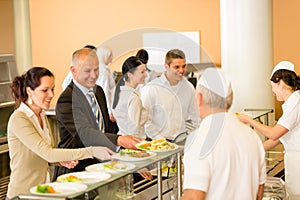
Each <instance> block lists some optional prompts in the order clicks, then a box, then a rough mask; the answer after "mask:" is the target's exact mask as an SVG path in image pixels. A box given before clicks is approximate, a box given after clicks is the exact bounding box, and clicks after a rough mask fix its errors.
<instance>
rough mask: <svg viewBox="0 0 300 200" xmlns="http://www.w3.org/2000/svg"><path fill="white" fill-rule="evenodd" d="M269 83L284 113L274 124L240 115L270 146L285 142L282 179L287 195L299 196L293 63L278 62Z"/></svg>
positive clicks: (299, 123) (299, 135) (298, 97)
mask: <svg viewBox="0 0 300 200" xmlns="http://www.w3.org/2000/svg"><path fill="white" fill-rule="evenodd" d="M270 80H271V86H272V91H273V92H274V95H275V96H276V98H277V100H278V101H283V102H284V103H283V105H282V110H283V114H282V116H281V117H280V118H279V120H278V122H277V124H276V125H275V126H273V127H272V126H266V125H263V124H261V123H258V122H257V121H254V120H253V119H251V118H250V117H249V116H247V115H241V116H240V117H239V119H240V120H241V121H242V122H244V123H247V124H250V125H251V126H253V127H254V128H255V129H256V130H257V131H258V132H260V133H261V134H263V135H264V136H266V137H267V138H269V139H268V140H267V141H266V142H264V147H265V150H270V149H271V148H273V147H275V146H276V145H277V144H279V143H280V142H281V143H282V144H283V146H284V151H285V154H284V167H285V182H286V186H287V190H288V193H289V195H290V199H300V168H299V165H300V93H299V88H300V77H299V76H298V75H297V74H296V73H295V70H294V64H293V63H291V62H289V61H281V62H279V63H278V64H277V65H276V66H275V68H274V69H273V72H272V74H271V79H270Z"/></svg>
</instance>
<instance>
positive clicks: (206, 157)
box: [183, 113, 266, 200]
mask: <svg viewBox="0 0 300 200" xmlns="http://www.w3.org/2000/svg"><path fill="white" fill-rule="evenodd" d="M183 163H184V183H183V188H184V189H194V190H201V191H204V192H206V199H207V200H215V199H230V200H240V199H243V200H254V199H256V196H257V191H258V188H259V185H261V184H264V183H265V180H266V166H265V151H264V148H263V144H262V141H261V140H260V139H259V137H258V135H257V134H256V132H255V131H254V130H253V129H251V128H250V127H249V126H247V125H245V124H243V123H242V122H240V121H239V119H237V117H236V116H235V114H233V113H215V114H212V115H209V116H207V117H205V118H204V119H203V120H202V122H201V124H200V127H199V128H198V129H197V130H195V131H194V132H192V133H191V134H190V135H189V136H188V139H187V141H186V144H185V154H184V160H183Z"/></svg>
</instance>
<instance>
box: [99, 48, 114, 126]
mask: <svg viewBox="0 0 300 200" xmlns="http://www.w3.org/2000/svg"><path fill="white" fill-rule="evenodd" d="M97 56H98V60H99V70H100V73H99V77H98V80H97V82H96V84H97V85H100V86H101V87H102V89H103V90H104V93H105V97H106V103H107V108H108V113H109V119H110V120H111V121H112V122H115V118H114V116H113V114H112V108H111V106H112V101H113V97H114V91H115V87H116V84H115V79H114V78H113V75H112V74H111V72H110V69H109V64H110V63H111V62H112V59H113V54H112V51H111V49H109V48H108V47H102V46H100V47H98V48H97Z"/></svg>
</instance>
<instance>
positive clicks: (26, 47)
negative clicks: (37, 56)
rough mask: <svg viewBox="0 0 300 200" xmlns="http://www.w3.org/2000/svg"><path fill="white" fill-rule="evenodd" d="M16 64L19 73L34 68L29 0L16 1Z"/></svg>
mask: <svg viewBox="0 0 300 200" xmlns="http://www.w3.org/2000/svg"><path fill="white" fill-rule="evenodd" d="M14 23H15V26H14V27H15V45H16V64H17V68H18V72H19V73H23V72H24V71H26V70H27V69H28V68H30V67H31V66H32V51H31V31H30V16H29V0H14Z"/></svg>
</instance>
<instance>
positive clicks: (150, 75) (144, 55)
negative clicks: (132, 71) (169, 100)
mask: <svg viewBox="0 0 300 200" xmlns="http://www.w3.org/2000/svg"><path fill="white" fill-rule="evenodd" d="M136 57H137V58H138V59H139V60H140V61H142V63H143V64H145V65H146V72H147V77H146V78H145V81H144V85H146V84H147V83H149V82H150V81H152V80H153V79H155V78H157V76H158V75H157V73H156V72H155V71H154V70H151V69H149V68H148V67H147V63H148V60H149V55H148V52H147V51H146V50H145V49H140V50H138V52H137V53H136Z"/></svg>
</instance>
